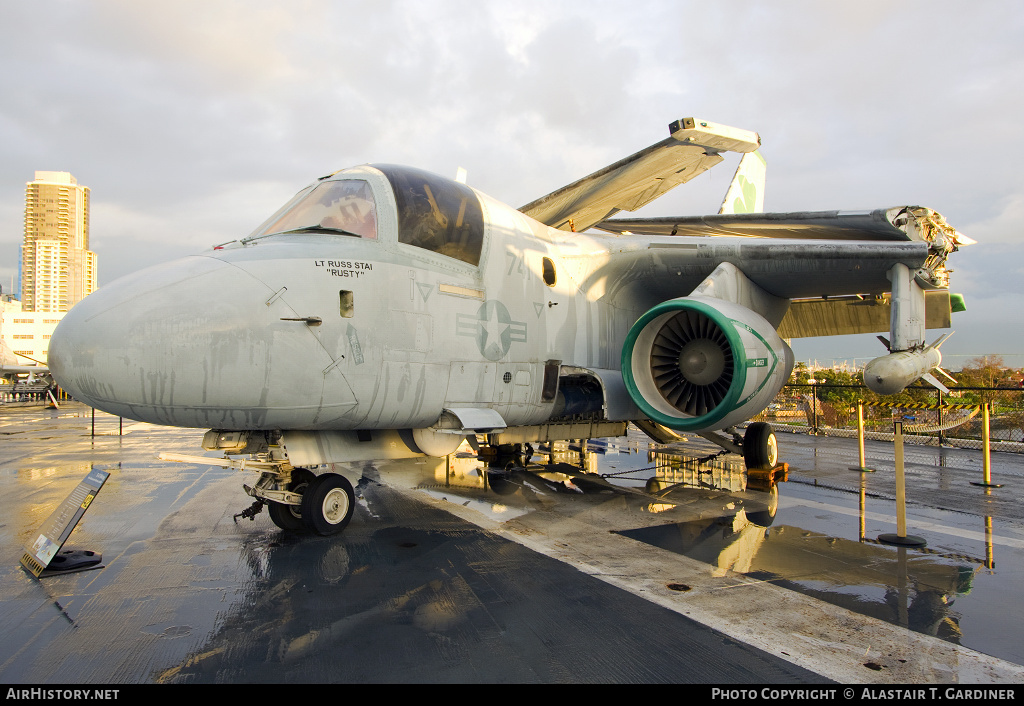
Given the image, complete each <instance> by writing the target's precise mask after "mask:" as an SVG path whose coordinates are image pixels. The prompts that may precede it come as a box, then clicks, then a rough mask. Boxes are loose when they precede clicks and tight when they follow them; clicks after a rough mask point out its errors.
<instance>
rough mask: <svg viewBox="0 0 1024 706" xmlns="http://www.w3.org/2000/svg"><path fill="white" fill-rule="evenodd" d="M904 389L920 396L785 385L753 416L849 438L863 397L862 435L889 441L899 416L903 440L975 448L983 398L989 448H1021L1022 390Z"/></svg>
mask: <svg viewBox="0 0 1024 706" xmlns="http://www.w3.org/2000/svg"><path fill="white" fill-rule="evenodd" d="M908 393H910V395H912V396H913V397H915V398H919V399H920V398H923V399H924V401H916V400H915V401H909V400H907V401H900V402H892V401H891V400H890V399H888V398H884V397H877V396H875V395H873V394H872V393H871V392H870V391H868V389H867V388H866V387H864V386H862V385H837V384H821V383H818V384H811V383H805V384H793V385H787V386H786V387H785V388H783V390H782V391H781V392H780V393H779V395H778V396H777V397H776V398H775V400H773V402H772V404H771V405H769V406H768V408H767V409H766V410H765V411H764V412H763V413H761V414H760V415H758V416H757V417H755V418H754V419H753V420H752V421H764V422H768V423H770V424H771V425H772V428H773V429H775V431H776V432H787V431H788V432H794V433H810V434H825V435H828V436H840V437H848V438H853V437H854V436H855V435H857V434H858V431H857V429H858V425H857V402H858V401H864V402H865V405H866V406H867V407H868V409H867V410H866V412H867V414H866V415H865V417H864V419H863V423H864V434H865V438H867V439H872V440H878V441H892V440H893V426H892V425H893V422H895V421H901V422H903V424H904V441H905V442H906V443H910V444H923V445H933V446H935V445H938V446H955V447H959V448H966V449H979V450H980V449H982V447H983V445H984V439H983V436H984V434H985V432H984V427H985V425H984V424H983V423H982V420H981V417H980V411H979V410H980V409H981V405H982V404H984V403H988V404H989V413H990V420H989V424H988V434H989V445H990V448H991V450H993V451H1003V452H1010V453H1024V390H1020V389H1007V388H993V387H988V388H980V387H970V388H959V389H954V390H953V394H952V395H946V394H944V393H941V392H939V391H938V390H936V389H934V388H926V387H912V388H908ZM965 398H966V399H965ZM968 399H969V400H970V401H968Z"/></svg>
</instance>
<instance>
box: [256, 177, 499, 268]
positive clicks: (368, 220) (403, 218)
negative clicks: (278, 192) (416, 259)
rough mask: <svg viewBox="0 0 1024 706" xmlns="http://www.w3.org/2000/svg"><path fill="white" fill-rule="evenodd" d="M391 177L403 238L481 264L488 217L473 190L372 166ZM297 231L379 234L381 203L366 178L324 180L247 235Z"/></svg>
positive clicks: (436, 251) (401, 240)
mask: <svg viewBox="0 0 1024 706" xmlns="http://www.w3.org/2000/svg"><path fill="white" fill-rule="evenodd" d="M372 166H373V167H374V168H375V169H377V170H379V171H380V172H382V173H383V174H384V176H386V177H387V179H388V182H389V183H390V184H391V188H392V190H393V191H394V194H395V202H396V204H397V207H398V242H400V243H406V244H407V245H412V246H415V247H418V248H423V249H424V250H429V251H431V252H435V253H438V254H439V255H445V256H447V257H452V258H455V259H456V260H461V261H462V262H467V263H469V264H471V265H479V264H480V253H481V252H482V251H483V241H484V217H483V209H482V208H481V206H480V200H479V199H478V198H477V195H476V194H475V193H474V192H473V190H472V189H470V188H469V187H467V186H466V185H465V184H460V183H459V182H457V181H452V180H451V179H445V178H444V177H440V176H438V175H436V174H431V173H430V172H426V171H423V170H421V169H413V168H411V167H401V166H396V165H393V164H375V165H372ZM292 233H329V234H335V235H350V236H357V237H360V238H376V237H377V204H376V203H375V201H374V198H373V192H372V190H371V188H370V185H369V184H368V183H367V182H366V181H363V180H362V179H356V178H353V179H346V178H337V179H325V180H322V181H320V182H319V183H317V184H314V185H312V186H309V187H307V188H305V189H303V190H302V191H300V192H299V193H298V194H296V195H295V197H294V198H293V199H292V200H291V201H289V202H288V203H287V204H285V205H284V206H283V207H282V208H281V209H280V210H278V212H277V213H275V214H274V215H273V216H271V217H270V218H269V219H268V220H267V221H266V222H265V223H264V224H263V225H261V226H260V227H259V228H257V229H256V231H255V232H254V233H253V234H252V235H250V236H249V237H248V238H246V239H245V240H246V241H249V240H255V239H257V238H262V237H265V236H268V235H287V234H292Z"/></svg>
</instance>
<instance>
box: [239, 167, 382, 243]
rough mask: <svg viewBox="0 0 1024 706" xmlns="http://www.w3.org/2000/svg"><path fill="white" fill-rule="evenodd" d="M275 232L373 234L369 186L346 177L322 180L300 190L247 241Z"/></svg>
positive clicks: (373, 210)
mask: <svg viewBox="0 0 1024 706" xmlns="http://www.w3.org/2000/svg"><path fill="white" fill-rule="evenodd" d="M275 233H332V234H340V235H353V236H358V237H360V238H376V237H377V209H376V206H375V205H374V201H373V194H372V193H371V191H370V185H369V184H367V183H366V182H365V181H359V180H356V179H346V180H343V181H324V182H321V183H319V184H317V185H316V186H315V187H314V188H313V189H312V190H307V191H303V192H300V193H299V194H298V195H297V196H296V197H295V198H294V199H292V200H291V201H290V202H288V203H287V204H285V207H284V208H282V209H281V210H280V211H278V212H277V213H275V214H274V215H273V216H271V217H270V219H269V220H268V221H267V222H266V223H264V224H263V225H262V226H260V227H259V228H258V229H257V230H256V232H255V233H253V234H252V235H250V236H249V238H247V240H251V239H253V238H259V237H262V236H265V235H273V234H275Z"/></svg>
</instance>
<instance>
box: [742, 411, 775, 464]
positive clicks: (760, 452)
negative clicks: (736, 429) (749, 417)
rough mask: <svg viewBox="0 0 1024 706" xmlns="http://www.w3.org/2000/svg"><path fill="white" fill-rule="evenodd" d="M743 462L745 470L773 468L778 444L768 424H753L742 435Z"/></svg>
mask: <svg viewBox="0 0 1024 706" xmlns="http://www.w3.org/2000/svg"><path fill="white" fill-rule="evenodd" d="M743 461H744V463H745V464H746V466H747V468H748V469H749V468H775V464H777V463H778V462H779V443H778V441H776V439H775V432H773V431H772V427H771V425H770V424H767V423H765V422H754V423H753V424H751V425H750V426H748V427H747V431H746V432H745V433H744V434H743Z"/></svg>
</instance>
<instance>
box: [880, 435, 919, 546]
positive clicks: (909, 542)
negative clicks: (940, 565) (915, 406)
mask: <svg viewBox="0 0 1024 706" xmlns="http://www.w3.org/2000/svg"><path fill="white" fill-rule="evenodd" d="M892 440H893V445H894V446H895V447H896V448H895V450H896V534H880V535H878V541H879V542H881V543H882V544H894V545H897V546H902V547H923V546H925V545H926V544H927V542H926V541H925V540H924V538H922V537H916V536H909V537H908V536H907V487H906V486H907V484H906V478H905V476H904V473H903V422H893V439H892Z"/></svg>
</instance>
